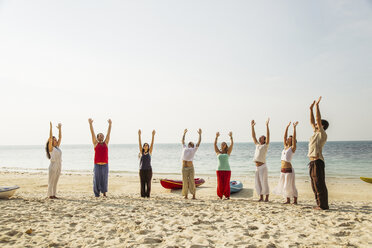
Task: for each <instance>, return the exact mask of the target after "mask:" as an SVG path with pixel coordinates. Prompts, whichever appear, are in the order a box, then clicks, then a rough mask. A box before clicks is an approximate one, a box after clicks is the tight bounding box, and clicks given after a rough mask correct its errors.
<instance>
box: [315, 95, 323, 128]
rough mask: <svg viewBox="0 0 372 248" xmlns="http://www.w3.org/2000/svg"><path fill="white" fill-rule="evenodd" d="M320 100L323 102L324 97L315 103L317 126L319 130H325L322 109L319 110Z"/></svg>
mask: <svg viewBox="0 0 372 248" xmlns="http://www.w3.org/2000/svg"><path fill="white" fill-rule="evenodd" d="M320 100H322V97H319V99H318V101H316V103H315V111H316V124H317V126H318V130H322V129H323V125H322V117H321V116H320V109H319V103H320Z"/></svg>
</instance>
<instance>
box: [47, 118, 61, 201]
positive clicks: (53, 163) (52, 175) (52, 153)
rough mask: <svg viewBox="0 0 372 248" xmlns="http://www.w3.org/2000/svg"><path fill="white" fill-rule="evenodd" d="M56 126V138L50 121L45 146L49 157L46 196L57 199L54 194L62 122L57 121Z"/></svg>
mask: <svg viewBox="0 0 372 248" xmlns="http://www.w3.org/2000/svg"><path fill="white" fill-rule="evenodd" d="M57 128H58V130H59V135H58V140H57V139H56V137H54V136H53V131H52V129H53V127H52V122H50V131H49V139H48V142H47V144H46V147H45V150H46V155H47V158H48V159H50V165H49V181H48V197H49V198H50V199H58V197H57V196H56V194H57V183H58V179H59V176H60V175H61V169H62V159H61V158H62V151H61V149H59V146H60V145H61V141H62V124H61V123H59V124H58V126H57Z"/></svg>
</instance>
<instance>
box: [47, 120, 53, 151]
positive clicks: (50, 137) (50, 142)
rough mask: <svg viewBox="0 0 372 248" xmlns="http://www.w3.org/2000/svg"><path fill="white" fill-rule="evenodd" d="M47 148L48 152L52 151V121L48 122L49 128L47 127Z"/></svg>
mask: <svg viewBox="0 0 372 248" xmlns="http://www.w3.org/2000/svg"><path fill="white" fill-rule="evenodd" d="M48 150H49V152H52V150H53V125H52V122H50V128H49V143H48Z"/></svg>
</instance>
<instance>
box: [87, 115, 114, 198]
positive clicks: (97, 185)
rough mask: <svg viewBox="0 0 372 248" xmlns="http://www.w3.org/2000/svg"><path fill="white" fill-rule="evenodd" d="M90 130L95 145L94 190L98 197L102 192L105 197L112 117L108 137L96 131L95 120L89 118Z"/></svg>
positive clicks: (109, 121) (109, 122)
mask: <svg viewBox="0 0 372 248" xmlns="http://www.w3.org/2000/svg"><path fill="white" fill-rule="evenodd" d="M88 122H89V127H90V132H91V134H92V142H93V146H94V176H93V192H94V195H95V196H96V197H99V196H100V194H101V193H102V194H103V196H104V197H107V195H106V193H107V185H108V173H109V167H108V146H107V145H108V143H109V141H110V134H111V125H112V122H111V119H109V120H108V121H107V122H108V124H109V127H108V130H107V134H106V139H105V136H104V135H103V133H99V134H97V136H96V135H95V133H94V129H93V120H92V119H88Z"/></svg>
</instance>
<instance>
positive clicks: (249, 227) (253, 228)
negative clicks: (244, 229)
mask: <svg viewBox="0 0 372 248" xmlns="http://www.w3.org/2000/svg"><path fill="white" fill-rule="evenodd" d="M248 230H258V227H256V226H248Z"/></svg>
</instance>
